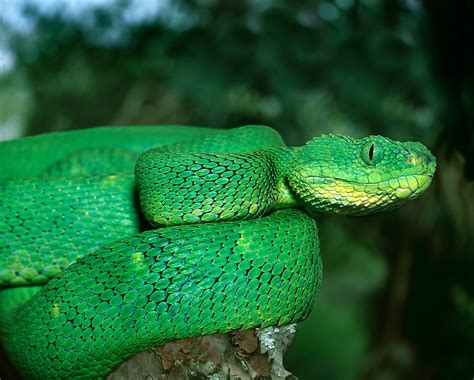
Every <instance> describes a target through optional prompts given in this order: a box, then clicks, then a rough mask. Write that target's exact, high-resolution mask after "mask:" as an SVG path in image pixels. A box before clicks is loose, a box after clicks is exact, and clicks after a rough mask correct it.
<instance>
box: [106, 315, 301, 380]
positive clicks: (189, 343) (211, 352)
mask: <svg viewBox="0 0 474 380" xmlns="http://www.w3.org/2000/svg"><path fill="white" fill-rule="evenodd" d="M295 332H296V324H294V325H289V326H285V327H281V328H277V327H269V328H266V329H255V330H245V331H237V332H233V333H228V334H214V335H208V336H201V337H196V338H190V339H183V340H179V341H175V342H170V343H167V344H164V345H162V346H160V347H156V348H154V349H151V350H149V351H146V352H142V353H140V354H138V355H135V356H134V357H133V358H131V359H129V360H128V361H127V362H125V363H123V364H122V365H121V366H120V367H119V368H118V369H117V370H116V371H115V372H113V373H112V374H111V375H110V376H109V377H108V380H119V379H137V380H140V379H143V380H155V379H161V380H164V379H166V380H175V379H176V380H178V379H179V380H182V379H213V380H214V379H215V380H218V379H242V380H245V379H259V380H263V379H272V380H273V379H275V380H280V379H296V377H295V376H293V375H292V374H291V373H289V372H288V371H286V370H285V369H284V367H283V354H284V353H285V352H286V350H287V349H288V347H289V346H290V344H291V342H292V340H293V337H294V334H295Z"/></svg>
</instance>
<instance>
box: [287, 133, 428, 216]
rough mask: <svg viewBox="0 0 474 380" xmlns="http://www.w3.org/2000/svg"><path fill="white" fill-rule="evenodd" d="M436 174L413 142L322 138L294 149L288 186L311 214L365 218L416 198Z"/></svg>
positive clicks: (425, 152)
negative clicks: (332, 214) (362, 216)
mask: <svg viewBox="0 0 474 380" xmlns="http://www.w3.org/2000/svg"><path fill="white" fill-rule="evenodd" d="M435 170H436V158H435V157H434V156H433V155H432V154H431V153H430V151H429V150H428V149H427V148H426V147H425V146H424V145H423V144H421V143H418V142H399V141H393V140H390V139H388V138H385V137H382V136H369V137H366V138H363V139H359V140H356V139H352V138H350V137H346V136H339V135H324V136H321V137H318V138H315V139H313V140H311V141H309V142H308V143H307V144H306V145H305V146H302V147H299V148H295V150H294V152H293V156H292V159H291V160H290V163H289V170H288V182H289V186H290V188H291V190H292V191H293V192H294V193H295V194H296V196H297V197H298V198H299V200H300V201H301V203H303V205H304V206H305V207H307V208H308V209H310V210H313V211H317V212H331V213H338V214H352V215H366V214H371V213H374V212H378V211H382V210H390V209H394V208H396V207H398V206H400V205H401V204H403V203H404V202H406V201H408V200H410V199H414V198H416V197H418V196H419V195H420V194H421V193H422V192H423V191H425V190H426V189H427V188H428V186H429V184H430V183H431V180H432V178H433V175H434V172H435Z"/></svg>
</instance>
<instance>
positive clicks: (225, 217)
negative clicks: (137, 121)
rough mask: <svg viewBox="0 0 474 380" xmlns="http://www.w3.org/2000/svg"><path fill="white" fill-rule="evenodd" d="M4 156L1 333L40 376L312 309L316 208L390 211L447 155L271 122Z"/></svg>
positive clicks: (101, 365)
mask: <svg viewBox="0 0 474 380" xmlns="http://www.w3.org/2000/svg"><path fill="white" fill-rule="evenodd" d="M0 157H1V162H0V192H1V199H0V214H1V215H0V216H1V218H0V247H1V255H0V287H1V291H0V308H1V318H0V323H1V329H2V331H1V335H2V342H3V345H4V347H5V349H6V351H7V353H8V355H9V357H10V359H11V361H12V362H13V363H14V365H15V366H16V367H17V368H18V370H19V371H20V372H21V373H22V375H23V376H24V377H25V378H28V379H30V378H39V379H44V378H72V377H74V378H103V377H105V376H107V374H109V373H110V372H111V371H113V369H114V368H116V367H117V366H118V365H120V364H121V363H122V362H123V361H124V360H125V359H127V358H128V357H130V356H132V355H133V354H135V353H138V352H140V351H144V350H146V349H148V348H150V347H153V346H157V345H159V344H162V343H165V342H168V341H172V340H176V339H181V338H186V337H192V336H199V335H204V334H212V333H216V332H221V333H225V332H228V331H232V330H237V329H250V328H255V327H266V326H273V325H285V324H289V323H294V322H298V321H300V320H302V319H304V318H305V317H306V316H307V315H308V314H309V312H310V311H311V309H312V306H313V304H314V302H315V299H316V296H317V293H318V289H319V285H320V282H321V276H322V265H321V259H320V256H319V242H318V236H317V228H316V224H315V222H314V220H313V219H312V218H311V217H310V216H309V215H308V214H307V213H306V211H305V210H307V211H309V212H323V213H339V214H350V215H366V214H370V213H374V212H378V211H382V210H390V209H393V208H396V207H398V206H399V205H400V204H402V203H404V202H406V201H407V200H409V199H413V198H415V197H417V196H418V195H420V194H421V193H422V192H423V191H424V190H425V189H426V188H427V187H428V186H429V184H430V182H431V179H432V177H433V175H434V172H435V168H436V160H435V157H434V156H433V155H432V154H431V153H430V152H429V150H428V149H427V148H426V147H425V146H423V145H422V144H420V143H417V142H403V143H402V142H397V141H392V140H390V139H387V138H384V137H381V136H369V137H366V138H364V139H359V140H357V139H352V138H349V137H345V136H338V135H323V136H321V137H317V138H314V139H312V140H311V141H309V142H308V143H307V144H306V145H304V146H301V147H291V148H290V147H287V146H285V144H284V143H283V141H282V139H281V137H280V135H279V134H278V133H277V132H276V131H274V130H273V129H271V128H269V127H265V126H245V127H240V128H234V129H230V130H217V129H208V128H193V127H184V126H156V127H155V126H150V127H101V128H92V129H85V130H79V131H69V132H58V133H50V134H45V135H38V136H34V137H26V138H22V139H18V140H13V141H8V142H2V143H0ZM134 172H135V174H134Z"/></svg>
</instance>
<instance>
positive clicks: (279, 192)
mask: <svg viewBox="0 0 474 380" xmlns="http://www.w3.org/2000/svg"><path fill="white" fill-rule="evenodd" d="M295 151H296V148H290V147H281V148H274V149H271V150H269V154H270V155H271V156H272V157H273V160H274V162H275V166H276V167H277V172H278V181H277V183H276V186H275V192H276V197H275V203H274V205H273V207H272V208H273V209H275V210H279V209H284V208H290V207H299V206H302V203H301V201H300V200H299V199H298V196H297V194H296V193H295V191H294V190H293V189H292V188H291V187H290V184H289V181H288V173H289V172H290V171H291V163H292V158H293V155H294V153H295Z"/></svg>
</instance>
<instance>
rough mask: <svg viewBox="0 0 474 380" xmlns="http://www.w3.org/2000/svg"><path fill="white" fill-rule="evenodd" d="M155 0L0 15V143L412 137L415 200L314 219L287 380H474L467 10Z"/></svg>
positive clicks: (470, 24) (472, 104)
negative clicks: (304, 307) (99, 135)
mask: <svg viewBox="0 0 474 380" xmlns="http://www.w3.org/2000/svg"><path fill="white" fill-rule="evenodd" d="M7 1H8V0H7ZM38 1H39V0H38ZM84 2H86V1H84ZM165 3H167V4H168V5H167V7H165V11H163V12H161V13H159V14H157V15H156V16H152V17H148V18H146V19H143V20H141V21H135V22H129V21H127V20H128V17H127V15H129V14H130V12H131V9H132V8H133V7H136V6H137V4H138V6H139V4H140V2H138V3H137V2H134V4H132V3H130V2H128V1H117V2H110V4H106V5H100V6H92V5H91V7H90V9H89V10H87V11H84V12H82V13H81V16H80V17H73V16H71V14H70V13H66V12H62V11H61V8H60V7H59V8H58V10H57V11H55V12H46V13H45V12H43V11H40V10H39V7H38V6H37V5H38V4H37V3H35V2H34V1H32V2H30V3H29V5H26V6H24V7H23V14H24V16H26V18H27V20H28V22H29V23H30V25H31V30H29V31H28V32H24V31H23V32H19V31H18V30H16V29H15V28H14V27H12V25H8V23H2V24H0V25H1V30H2V33H1V35H0V42H3V44H4V45H5V46H8V49H9V50H10V52H11V53H12V56H13V57H14V61H15V64H14V66H13V68H12V69H11V70H9V71H7V72H5V73H3V74H2V76H0V102H1V106H0V137H2V138H3V139H8V138H11V137H13V136H18V135H33V134H38V133H44V132H49V131H58V130H67V129H73V128H84V127H92V126H97V125H136V124H190V125H201V126H212V127H221V128H228V127H234V126H239V125H244V124H266V125H270V126H272V127H274V128H275V129H277V130H278V131H279V132H280V133H281V134H282V135H283V136H284V138H285V140H286V141H287V143H288V144H289V145H298V144H303V143H304V142H305V141H306V140H308V139H309V138H311V137H313V136H318V135H320V134H322V133H341V134H347V135H351V136H353V137H362V136H365V135H368V134H381V135H385V136H387V137H390V138H393V139H400V140H418V141H421V142H423V143H424V144H425V145H427V146H429V147H430V148H431V149H432V151H433V153H434V154H435V155H436V156H437V159H438V170H437V173H436V176H435V179H434V182H433V184H432V185H431V187H430V189H429V190H428V191H427V192H426V194H424V195H423V196H422V197H421V198H420V199H419V200H417V201H414V202H411V203H410V204H408V205H407V206H405V207H404V208H402V209H400V210H398V211H396V212H392V213H389V214H383V215H376V216H370V217H364V218H360V219H359V218H350V217H332V216H320V217H318V221H319V226H320V237H321V245H322V255H323V260H324V264H325V278H324V281H323V287H322V290H321V296H320V300H319V302H318V303H317V305H316V307H315V309H314V311H313V313H312V314H311V316H310V318H309V319H308V320H307V321H305V322H304V323H302V324H301V325H300V327H299V332H298V334H297V337H296V340H295V342H294V344H293V346H292V347H291V349H290V351H289V352H288V353H287V355H286V358H285V364H286V366H287V368H288V369H289V370H290V371H292V372H293V373H294V374H295V375H297V376H298V377H300V378H301V379H387V380H390V379H472V378H473V377H474V279H473V278H474V275H473V274H474V182H473V178H474V128H473V127H474V58H473V53H474V3H473V2H471V1H469V0H465V1H452V2H449V1H445V0H436V1H425V2H422V1H419V0H405V1H401V0H400V1H382V0H327V1H317V0H314V1H308V0H307V1H289V0H288V1H277V0H265V1H263V0H260V1H256V0H255V1H251V0H248V1H237V0H228V1H223V0H222V1H219V0H200V1H185V0H179V1H172V2H165ZM35 4H36V5H35ZM91 4H92V3H91ZM0 16H1V9H0Z"/></svg>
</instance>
